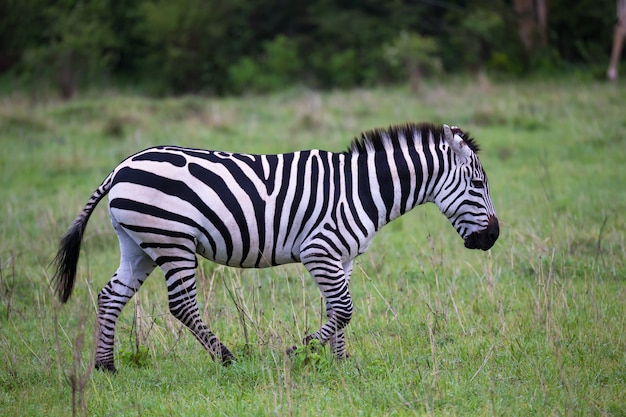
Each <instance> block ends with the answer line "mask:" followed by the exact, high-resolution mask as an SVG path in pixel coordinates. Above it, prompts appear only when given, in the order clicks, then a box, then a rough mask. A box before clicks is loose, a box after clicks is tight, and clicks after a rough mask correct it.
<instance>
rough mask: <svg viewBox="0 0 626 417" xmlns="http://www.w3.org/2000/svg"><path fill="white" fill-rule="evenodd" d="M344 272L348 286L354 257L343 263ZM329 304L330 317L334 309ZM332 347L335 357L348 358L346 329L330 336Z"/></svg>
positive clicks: (328, 314) (327, 311)
mask: <svg viewBox="0 0 626 417" xmlns="http://www.w3.org/2000/svg"><path fill="white" fill-rule="evenodd" d="M342 266H343V274H344V277H345V279H346V281H347V282H348V286H349V285H350V275H351V274H352V259H351V260H349V261H348V262H345V263H344V264H343V265H342ZM329 307H330V306H329V305H328V304H326V317H330V316H331V315H332V310H330V309H329ZM329 343H330V349H331V351H332V352H333V354H334V355H335V357H337V358H339V359H343V358H346V357H347V356H348V355H347V354H346V338H345V336H344V329H339V330H337V332H336V333H335V334H334V335H332V336H331V338H330V341H329Z"/></svg>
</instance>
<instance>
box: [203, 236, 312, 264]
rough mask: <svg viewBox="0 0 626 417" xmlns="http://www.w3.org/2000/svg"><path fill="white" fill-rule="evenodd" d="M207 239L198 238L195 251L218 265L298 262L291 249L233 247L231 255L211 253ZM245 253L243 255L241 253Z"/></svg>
mask: <svg viewBox="0 0 626 417" xmlns="http://www.w3.org/2000/svg"><path fill="white" fill-rule="evenodd" d="M207 245H208V241H207V240H206V239H204V238H199V239H198V244H197V247H196V252H197V253H198V255H200V256H202V257H203V258H205V259H208V260H210V261H213V262H215V263H218V264H220V265H226V266H233V267H237V268H269V267H272V266H277V265H285V264H290V263H296V262H300V256H299V254H295V253H292V252H291V251H269V252H266V253H264V252H261V251H260V250H259V249H258V248H257V249H256V250H254V251H253V250H249V251H246V250H245V248H243V247H238V246H235V247H233V251H232V255H231V256H230V257H229V256H228V255H227V254H226V253H224V251H219V250H218V251H216V252H217V253H213V251H212V250H210V249H207V248H210V245H209V246H207ZM242 253H246V254H247V255H246V256H245V257H242V256H241V254H242Z"/></svg>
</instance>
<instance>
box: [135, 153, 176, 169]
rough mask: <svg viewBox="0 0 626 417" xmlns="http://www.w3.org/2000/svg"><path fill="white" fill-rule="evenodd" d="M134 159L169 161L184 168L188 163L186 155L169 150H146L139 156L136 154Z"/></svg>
mask: <svg viewBox="0 0 626 417" xmlns="http://www.w3.org/2000/svg"><path fill="white" fill-rule="evenodd" d="M132 160H133V161H153V162H167V163H170V164H172V165H174V166H176V167H179V168H182V167H184V166H185V164H187V160H186V159H185V157H184V156H182V155H178V154H174V153H169V152H154V151H149V152H144V153H141V154H139V155H137V156H134V157H133V159H132Z"/></svg>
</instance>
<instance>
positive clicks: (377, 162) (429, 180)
mask: <svg viewBox="0 0 626 417" xmlns="http://www.w3.org/2000/svg"><path fill="white" fill-rule="evenodd" d="M351 156H352V161H351V162H352V163H351V165H352V173H351V175H352V178H353V181H355V182H356V183H357V184H358V187H357V188H358V197H359V198H358V200H359V201H360V203H361V205H362V208H363V212H364V213H365V214H366V215H367V217H368V218H369V219H370V220H371V222H372V223H373V225H374V227H375V229H376V230H378V229H380V228H381V227H383V226H384V225H386V224H387V223H389V222H390V221H392V220H394V219H396V218H398V217H399V216H401V215H402V214H404V213H406V212H407V211H409V210H411V209H413V208H414V207H415V206H417V205H420V204H423V203H427V202H432V201H433V197H432V196H433V194H434V192H435V191H436V189H437V188H438V186H437V184H438V183H439V180H440V179H441V176H442V175H441V173H442V172H443V166H442V162H443V163H445V162H446V159H445V158H443V157H442V150H441V149H440V148H439V145H438V144H436V143H433V142H430V143H428V149H422V148H421V147H420V146H406V145H404V144H403V146H398V147H389V148H386V149H384V150H376V151H374V150H370V151H368V152H362V153H359V154H353V155H351Z"/></svg>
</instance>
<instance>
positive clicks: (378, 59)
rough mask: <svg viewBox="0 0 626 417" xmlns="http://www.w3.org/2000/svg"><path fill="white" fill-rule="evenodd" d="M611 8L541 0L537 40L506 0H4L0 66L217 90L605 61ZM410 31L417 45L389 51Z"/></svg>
mask: <svg viewBox="0 0 626 417" xmlns="http://www.w3.org/2000/svg"><path fill="white" fill-rule="evenodd" d="M546 1H548V0H546ZM614 9H615V5H614V2H611V1H606V2H596V1H593V0H581V1H577V2H574V3H572V2H569V1H563V0H549V1H548V30H547V36H548V39H547V44H546V45H544V46H542V47H538V48H533V50H531V51H527V50H526V49H524V48H523V47H522V46H521V44H520V39H519V36H518V29H517V26H518V16H517V15H516V13H515V11H514V10H515V9H514V7H513V5H512V2H511V1H507V0H495V1H494V0H489V1H487V0H456V1H406V0H390V1H377V0H366V1H346V0H343V1H341V0H315V1H305V2H298V1H289V0H259V1H248V0H229V1H218V0H125V1H120V0H86V1H76V0H63V1H56V0H55V1H52V0H31V1H27V2H26V1H15V0H4V1H3V2H2V3H0V50H2V52H3V53H2V54H0V73H5V74H8V75H10V78H11V79H21V80H22V81H23V82H22V85H28V86H31V87H32V88H37V89H41V88H43V87H45V86H46V85H52V86H54V88H60V90H61V93H62V94H63V96H65V97H71V96H72V95H73V93H74V91H75V89H76V88H77V87H78V86H79V85H81V84H83V85H86V84H93V83H98V84H103V83H110V82H111V80H113V81H114V82H116V83H123V84H129V85H133V86H139V89H141V90H142V91H148V92H152V93H155V94H169V93H211V94H224V93H233V92H235V93H238V92H248V91H269V90H276V89H279V88H283V87H284V86H287V85H293V84H295V83H304V84H307V85H309V86H312V87H315V88H326V87H352V86H363V85H378V84H380V83H388V82H397V81H399V80H404V79H406V77H412V76H414V75H415V74H416V72H415V71H411V73H410V74H407V68H415V67H417V68H426V69H432V68H436V71H434V72H437V73H438V72H441V71H442V70H445V71H448V72H461V71H463V72H466V71H471V72H477V71H482V70H484V69H487V70H490V71H494V72H499V73H505V74H516V75H519V74H522V73H527V72H528V71H544V72H545V71H555V70H562V68H563V66H565V65H571V64H581V63H582V64H587V65H591V66H596V65H601V66H603V67H604V66H605V65H606V62H607V61H608V54H609V51H610V47H611V39H612V27H613V23H614V20H615V10H614ZM407 34H408V35H409V39H427V40H428V41H427V45H426V46H425V47H424V49H420V48H419V47H418V49H417V50H416V49H415V46H419V45H420V44H419V43H416V42H413V43H412V44H411V45H412V47H409V48H406V47H405V48H396V51H395V55H394V54H391V55H390V54H389V53H388V51H389V47H390V45H396V46H397V45H401V44H402V43H403V39H407ZM405 43H406V42H405ZM398 54H401V56H397V55H398ZM411 61H412V62H411ZM398 62H402V63H403V64H404V65H398ZM440 64H442V65H440ZM411 66H412V67H411Z"/></svg>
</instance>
